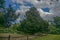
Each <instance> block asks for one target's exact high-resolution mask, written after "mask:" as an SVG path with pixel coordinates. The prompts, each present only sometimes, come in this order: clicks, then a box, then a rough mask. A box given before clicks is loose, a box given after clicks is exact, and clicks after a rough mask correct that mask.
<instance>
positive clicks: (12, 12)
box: [4, 5, 18, 26]
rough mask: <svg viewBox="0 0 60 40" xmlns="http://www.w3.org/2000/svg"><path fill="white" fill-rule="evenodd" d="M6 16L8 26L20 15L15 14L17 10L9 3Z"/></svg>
mask: <svg viewBox="0 0 60 40" xmlns="http://www.w3.org/2000/svg"><path fill="white" fill-rule="evenodd" d="M4 16H5V18H6V20H7V26H11V25H12V22H14V21H15V20H16V19H17V18H18V15H16V14H15V10H14V9H13V7H12V5H9V8H8V9H7V13H6V14H5V15H4Z"/></svg>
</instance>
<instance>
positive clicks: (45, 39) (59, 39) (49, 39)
mask: <svg viewBox="0 0 60 40" xmlns="http://www.w3.org/2000/svg"><path fill="white" fill-rule="evenodd" d="M33 40H60V35H54V34H52V35H47V36H42V37H36V38H34V39H33Z"/></svg>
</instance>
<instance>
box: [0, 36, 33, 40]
mask: <svg viewBox="0 0 60 40" xmlns="http://www.w3.org/2000/svg"><path fill="white" fill-rule="evenodd" d="M32 38H33V37H32V36H19V37H12V36H10V35H9V36H8V37H0V40H32Z"/></svg>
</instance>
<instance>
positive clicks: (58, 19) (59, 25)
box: [54, 16, 60, 28]
mask: <svg viewBox="0 0 60 40" xmlns="http://www.w3.org/2000/svg"><path fill="white" fill-rule="evenodd" d="M54 25H55V26H56V27H57V28H60V17H57V16H56V17H54Z"/></svg>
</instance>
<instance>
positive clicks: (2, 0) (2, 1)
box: [0, 0, 5, 8]
mask: <svg viewBox="0 0 60 40" xmlns="http://www.w3.org/2000/svg"><path fill="white" fill-rule="evenodd" d="M4 4H5V0H0V8H4Z"/></svg>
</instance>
